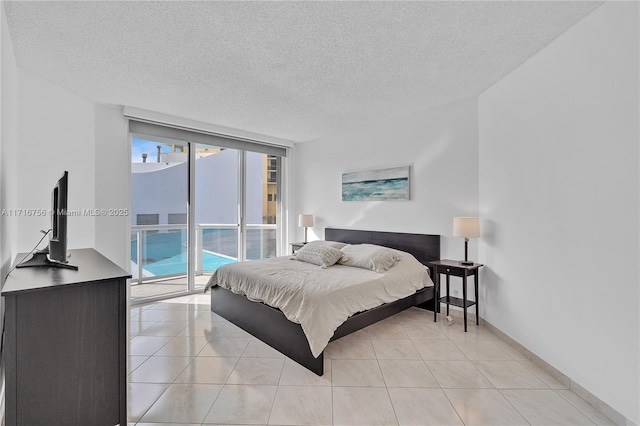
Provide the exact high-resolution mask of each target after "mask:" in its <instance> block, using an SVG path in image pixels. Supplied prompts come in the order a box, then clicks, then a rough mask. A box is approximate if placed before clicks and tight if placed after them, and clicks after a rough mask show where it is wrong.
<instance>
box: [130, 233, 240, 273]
mask: <svg viewBox="0 0 640 426" xmlns="http://www.w3.org/2000/svg"><path fill="white" fill-rule="evenodd" d="M184 235H185V233H184V232H182V231H172V232H154V233H151V232H150V233H148V234H147V235H146V237H145V239H144V241H143V247H144V248H143V250H144V252H143V253H144V255H143V257H142V267H143V268H144V269H145V270H146V271H148V272H150V273H152V274H153V275H156V276H160V275H173V274H182V273H184V274H186V273H187V253H186V250H185V247H186V241H185V237H184ZM137 243H138V242H137V240H135V239H132V240H131V260H132V261H133V262H134V263H136V264H137V263H138V253H137ZM201 258H202V270H203V271H215V270H216V269H218V268H219V267H220V266H222V265H226V264H228V263H234V262H236V259H234V258H232V257H230V256H224V255H220V254H216V253H213V252H211V251H204V250H203V251H202V253H201Z"/></svg>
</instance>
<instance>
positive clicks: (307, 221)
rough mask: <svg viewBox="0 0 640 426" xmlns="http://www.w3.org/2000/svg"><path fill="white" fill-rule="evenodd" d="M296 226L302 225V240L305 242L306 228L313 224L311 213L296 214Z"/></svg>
mask: <svg viewBox="0 0 640 426" xmlns="http://www.w3.org/2000/svg"><path fill="white" fill-rule="evenodd" d="M298 226H304V242H305V243H306V242H307V228H310V227H312V226H313V215H312V214H301V215H299V216H298Z"/></svg>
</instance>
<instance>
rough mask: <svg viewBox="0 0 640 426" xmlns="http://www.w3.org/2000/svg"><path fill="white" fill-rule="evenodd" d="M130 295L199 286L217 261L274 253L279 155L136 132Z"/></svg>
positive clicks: (170, 292)
mask: <svg viewBox="0 0 640 426" xmlns="http://www.w3.org/2000/svg"><path fill="white" fill-rule="evenodd" d="M131 147H132V165H131V188H132V191H131V210H132V213H133V214H132V222H131V265H132V275H133V280H132V285H131V297H132V301H133V302H134V303H135V302H141V301H146V300H149V299H150V298H159V297H168V296H173V295H178V294H184V293H187V292H192V291H196V290H201V289H202V288H203V287H204V285H205V284H206V282H207V281H208V278H209V276H210V275H211V273H212V272H213V271H215V270H216V269H217V268H218V267H220V266H221V265H224V264H227V263H231V262H238V261H243V260H255V259H262V258H265V257H272V256H275V255H276V253H277V247H278V243H277V240H278V238H277V235H278V223H279V216H280V214H279V211H280V197H279V196H278V192H279V187H280V179H281V176H280V175H279V173H278V170H279V169H280V168H281V159H280V157H278V156H275V155H268V154H262V153H256V152H250V151H244V150H236V149H230V148H222V147H215V146H211V145H206V144H197V143H191V142H188V141H176V140H169V139H166V138H157V137H152V136H148V135H139V134H135V135H133V136H132V139H131Z"/></svg>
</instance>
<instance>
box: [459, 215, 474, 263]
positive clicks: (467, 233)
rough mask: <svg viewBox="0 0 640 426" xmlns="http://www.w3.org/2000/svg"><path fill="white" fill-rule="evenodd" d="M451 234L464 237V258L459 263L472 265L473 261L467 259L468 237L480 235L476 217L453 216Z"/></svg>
mask: <svg viewBox="0 0 640 426" xmlns="http://www.w3.org/2000/svg"><path fill="white" fill-rule="evenodd" d="M453 236H454V237H464V260H461V261H460V264H461V265H467V266H468V265H473V261H470V260H469V257H468V253H469V238H478V237H479V236H480V221H479V220H478V218H477V217H454V218H453Z"/></svg>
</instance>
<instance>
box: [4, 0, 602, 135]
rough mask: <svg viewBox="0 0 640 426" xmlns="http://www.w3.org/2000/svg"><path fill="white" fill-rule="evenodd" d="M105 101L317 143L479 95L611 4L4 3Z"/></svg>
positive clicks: (76, 88)
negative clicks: (582, 20) (596, 9)
mask: <svg viewBox="0 0 640 426" xmlns="http://www.w3.org/2000/svg"><path fill="white" fill-rule="evenodd" d="M3 3H4V4H5V11H6V16H7V20H8V23H9V30H10V33H11V38H12V41H13V47H14V51H15V55H16V61H17V63H18V66H19V67H21V68H23V69H26V70H28V71H31V72H33V73H34V74H36V75H39V76H41V77H43V78H44V79H46V80H48V81H51V82H53V83H55V84H58V85H60V86H62V87H65V88H67V89H68V90H70V91H72V92H75V93H77V94H80V95H82V96H84V97H86V98H89V99H91V100H93V101H96V102H100V103H107V104H115V105H128V106H133V107H137V108H143V109H148V110H152V111H157V112H162V113H166V114H172V115H175V116H179V117H185V118H190V119H193V120H199V121H204V122H208V123H212V124H216V125H220V126H226V127H231V128H237V129H241V130H245V131H251V132H255V133H260V134H264V135H267V136H273V137H278V138H282V139H288V140H291V141H296V142H300V141H307V140H312V139H316V138H318V137H322V136H327V135H331V134H335V133H338V132H342V131H346V130H349V129H352V128H355V127H360V126H365V125H367V124H368V123H372V122H379V121H381V120H386V119H390V118H393V117H398V116H402V115H406V114H411V113H414V112H417V111H421V110H424V109H426V108H429V107H433V106H436V105H441V104H445V103H449V102H453V101H457V100H461V99H465V98H469V97H473V96H477V95H479V94H480V93H482V92H483V91H484V90H486V89H487V88H488V87H490V86H491V85H493V84H494V83H495V82H497V81H498V80H500V78H502V77H503V76H504V75H506V74H507V73H509V72H510V71H512V70H513V69H515V68H516V67H517V66H518V65H520V64H522V63H523V62H524V61H526V60H527V59H528V58H529V57H531V56H532V55H534V54H535V53H536V52H538V51H539V50H540V49H542V48H543V47H544V46H546V45H547V44H549V43H550V42H551V41H552V40H553V39H554V38H556V37H558V36H559V35H560V34H562V33H563V32H564V31H566V30H567V29H568V28H569V27H571V26H572V25H574V24H575V23H576V22H578V21H579V20H580V19H582V18H583V17H584V16H586V15H587V14H588V13H589V12H590V11H591V10H593V9H594V8H596V7H597V6H598V5H599V4H600V2H575V1H570V2H557V1H550V2H182V1H179V2H149V1H138V2H113V1H108V2H94V1H83V2H63V1H51V2H3Z"/></svg>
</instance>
